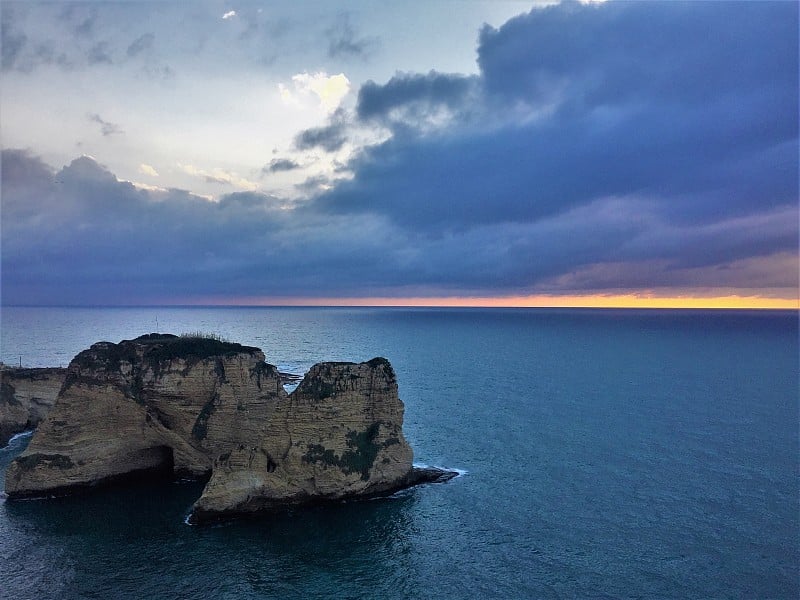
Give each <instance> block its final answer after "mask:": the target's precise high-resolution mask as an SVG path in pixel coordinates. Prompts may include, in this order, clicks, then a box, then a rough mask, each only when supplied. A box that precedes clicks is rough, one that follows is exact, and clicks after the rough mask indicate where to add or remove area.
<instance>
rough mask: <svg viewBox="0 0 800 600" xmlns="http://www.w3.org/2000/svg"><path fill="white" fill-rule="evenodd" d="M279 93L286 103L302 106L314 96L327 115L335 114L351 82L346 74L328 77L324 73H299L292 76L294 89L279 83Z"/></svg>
mask: <svg viewBox="0 0 800 600" xmlns="http://www.w3.org/2000/svg"><path fill="white" fill-rule="evenodd" d="M278 91H279V92H280V95H281V98H282V99H283V101H284V103H286V104H289V105H296V106H302V105H303V102H304V101H305V100H306V99H307V98H309V97H311V96H314V97H316V99H317V102H318V106H320V107H321V108H322V109H323V110H325V111H326V112H327V113H333V112H334V111H335V110H336V109H337V108H338V107H339V104H340V103H341V101H342V99H343V98H344V97H345V96H346V95H347V93H348V92H349V91H350V80H349V79H348V78H347V77H346V76H345V74H344V73H339V74H338V75H328V74H327V73H325V72H324V71H319V72H317V73H313V74H309V73H298V74H297V75H293V76H292V89H290V88H289V86H287V85H285V84H283V83H279V84H278Z"/></svg>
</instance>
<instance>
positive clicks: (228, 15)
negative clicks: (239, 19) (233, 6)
mask: <svg viewBox="0 0 800 600" xmlns="http://www.w3.org/2000/svg"><path fill="white" fill-rule="evenodd" d="M235 16H236V11H235V10H229V11H228V12H226V13H225V14H224V15H222V18H223V19H225V20H227V19H230V18H231V17H235Z"/></svg>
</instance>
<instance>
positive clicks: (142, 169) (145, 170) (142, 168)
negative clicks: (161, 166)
mask: <svg viewBox="0 0 800 600" xmlns="http://www.w3.org/2000/svg"><path fill="white" fill-rule="evenodd" d="M139 173H142V174H143V175H149V176H150V177H158V171H156V170H155V168H153V167H151V166H150V165H147V164H145V163H142V164H140V165H139Z"/></svg>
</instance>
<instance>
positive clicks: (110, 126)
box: [87, 113, 125, 137]
mask: <svg viewBox="0 0 800 600" xmlns="http://www.w3.org/2000/svg"><path fill="white" fill-rule="evenodd" d="M87 118H88V119H89V120H90V121H92V122H93V123H97V124H98V125H100V133H102V134H103V136H104V137H108V136H110V135H116V134H121V133H125V132H124V131H122V129H121V128H120V126H119V125H117V124H116V123H110V122H109V121H106V120H104V119H103V118H102V117H101V116H100V115H98V114H97V113H92V114H89V115H87Z"/></svg>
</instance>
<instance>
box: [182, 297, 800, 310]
mask: <svg viewBox="0 0 800 600" xmlns="http://www.w3.org/2000/svg"><path fill="white" fill-rule="evenodd" d="M185 304H187V305H212V306H343V307H344V306H407V307H464V308H470V307H474V308H651V309H729V310H800V300H798V299H797V298H766V297H763V296H737V295H729V296H710V297H699V296H654V295H644V294H641V295H639V294H614V295H606V294H595V295H584V296H548V295H530V296H498V297H490V298H483V297H466V296H440V297H410V298H391V297H377V296H376V297H367V298H335V297H331V298H259V297H239V298H204V299H201V300H193V301H187V302H185Z"/></svg>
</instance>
